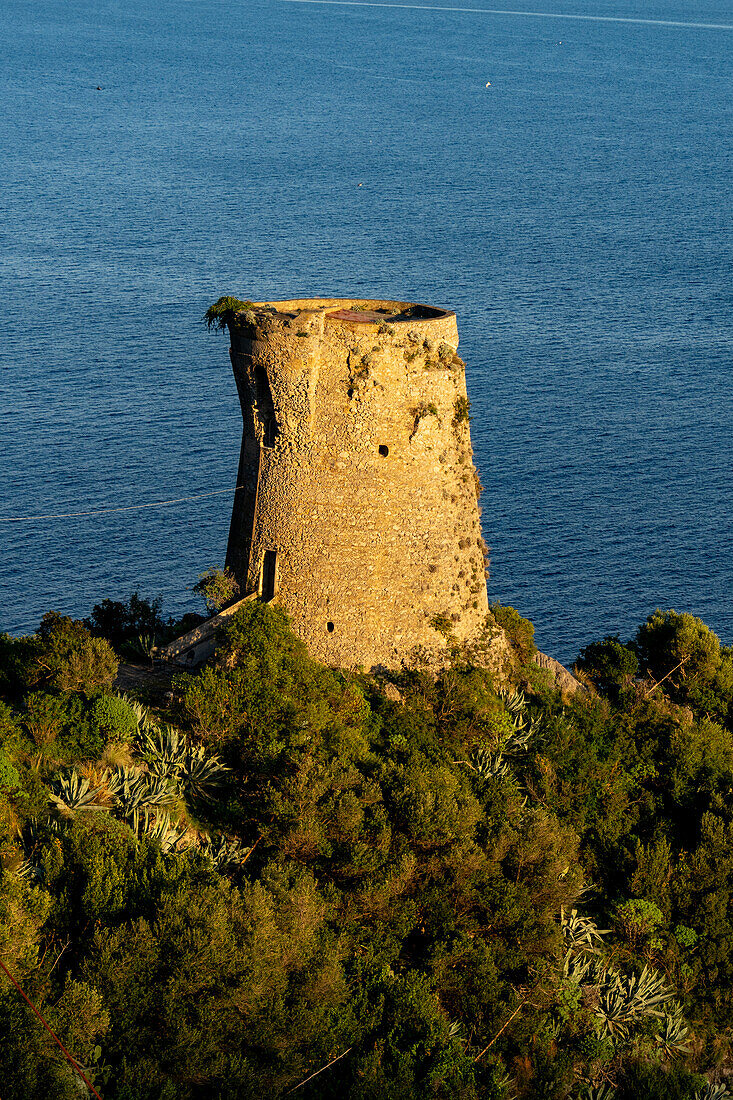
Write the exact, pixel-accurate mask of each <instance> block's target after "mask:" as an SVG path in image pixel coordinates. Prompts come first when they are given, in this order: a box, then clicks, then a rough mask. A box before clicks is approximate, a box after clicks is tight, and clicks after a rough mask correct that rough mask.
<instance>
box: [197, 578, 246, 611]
mask: <svg viewBox="0 0 733 1100" xmlns="http://www.w3.org/2000/svg"><path fill="white" fill-rule="evenodd" d="M193 590H194V592H196V593H197V594H198V595H199V596H201V598H202V599H203V600H204V601H205V603H206V608H207V610H208V612H209V614H211V615H213V614H215V613H216V612H217V611H221V609H222V608H223V607H226V606H227V604H230V603H232V602H233V601H234V600H236V599H237V597H238V596H239V585H238V584H237V581H236V579H235V577H234V574H233V573H232V572H231V570H229V569H227V568H225V569H207V570H206V571H205V572H204V573H202V574H201V576H200V577H199V579H198V581H197V582H196V584H195V585H194V586H193Z"/></svg>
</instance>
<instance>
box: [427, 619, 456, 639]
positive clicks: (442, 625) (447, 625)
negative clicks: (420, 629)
mask: <svg viewBox="0 0 733 1100" xmlns="http://www.w3.org/2000/svg"><path fill="white" fill-rule="evenodd" d="M430 625H431V627H432V628H433V630H437V631H438V633H439V634H442V635H443V637H444V638H448V637H450V635H451V634H452V633H453V620H452V619H451V617H450V615H446V614H440V615H433V617H432V619H431V620H430Z"/></svg>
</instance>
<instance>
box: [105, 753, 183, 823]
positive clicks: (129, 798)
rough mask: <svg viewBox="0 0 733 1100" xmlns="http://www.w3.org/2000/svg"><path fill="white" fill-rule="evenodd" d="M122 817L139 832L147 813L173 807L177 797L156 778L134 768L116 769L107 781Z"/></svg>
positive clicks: (163, 780) (162, 781)
mask: <svg viewBox="0 0 733 1100" xmlns="http://www.w3.org/2000/svg"><path fill="white" fill-rule="evenodd" d="M108 787H109V790H110V791H111V792H112V794H113V795H114V796H115V799H116V802H117V805H118V807H119V809H120V811H121V813H122V816H123V817H124V818H126V819H128V820H129V823H130V825H131V827H132V828H133V829H134V830H135V832H137V831H138V829H139V827H140V824H141V822H146V821H147V819H148V818H149V816H150V813H151V812H152V811H153V810H155V809H159V808H160V807H162V806H172V805H173V803H174V802H175V801H176V799H177V794H176V792H175V790H173V789H172V788H171V787H170V786H169V784H168V783H167V782H166V780H165V779H164V778H163V777H162V776H159V775H148V774H146V773H145V772H141V771H139V770H138V769H136V768H128V767H122V768H116V769H115V770H114V771H113V772H112V774H111V775H110V778H109V780H108Z"/></svg>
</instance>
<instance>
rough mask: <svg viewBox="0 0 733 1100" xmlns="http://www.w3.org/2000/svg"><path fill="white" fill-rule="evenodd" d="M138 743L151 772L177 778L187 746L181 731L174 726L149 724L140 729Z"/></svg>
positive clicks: (168, 777)
mask: <svg viewBox="0 0 733 1100" xmlns="http://www.w3.org/2000/svg"><path fill="white" fill-rule="evenodd" d="M138 743H139V745H140V749H141V751H142V753H143V755H144V756H145V758H146V759H147V761H148V765H149V767H150V771H151V772H154V773H155V775H162V776H164V777H165V778H166V779H175V778H177V775H178V772H179V771H180V770H181V768H182V767H183V765H184V760H185V757H186V750H187V748H188V743H187V741H186V738H185V737H184V735H183V734H182V733H179V731H178V730H177V729H176V728H175V727H174V726H169V725H162V726H152V725H149V726H147V727H146V728H144V729H143V730H142V731H141V733H140V737H139V738H138Z"/></svg>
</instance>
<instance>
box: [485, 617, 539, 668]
mask: <svg viewBox="0 0 733 1100" xmlns="http://www.w3.org/2000/svg"><path fill="white" fill-rule="evenodd" d="M491 614H492V615H493V616H494V619H495V620H496V623H497V625H498V626H500V627H501V628H502V630H503V631H504V633H505V634H506V636H507V639H508V641H509V644H510V645H511V647H512V649H513V650H514V651H515V653H516V654H517V657H518V658H519V662H520V664H523V665H524V664H527V662H528V661H529V659H530V658H531V657H532V655H533V654H534V653H536V652H537V647H536V646H535V644H534V626H533V625H532V623H531V622H530V621H529V619H524V618H522V616H521V615H520V614H519V612H518V611H516V610H515V609H514V608H513V607H504V606H503V605H502V604H500V603H493V604H492V605H491Z"/></svg>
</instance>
